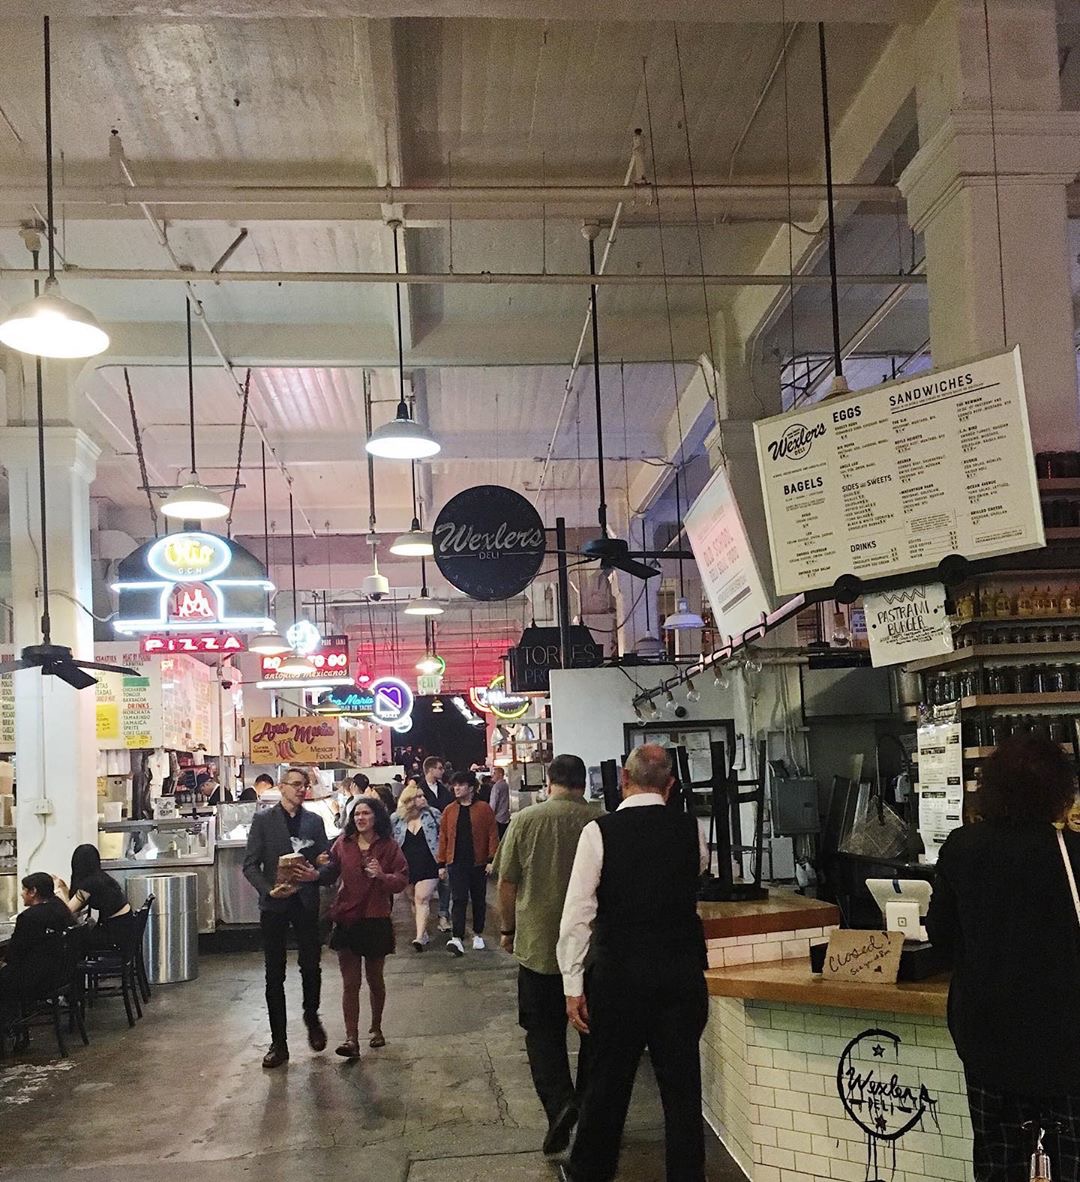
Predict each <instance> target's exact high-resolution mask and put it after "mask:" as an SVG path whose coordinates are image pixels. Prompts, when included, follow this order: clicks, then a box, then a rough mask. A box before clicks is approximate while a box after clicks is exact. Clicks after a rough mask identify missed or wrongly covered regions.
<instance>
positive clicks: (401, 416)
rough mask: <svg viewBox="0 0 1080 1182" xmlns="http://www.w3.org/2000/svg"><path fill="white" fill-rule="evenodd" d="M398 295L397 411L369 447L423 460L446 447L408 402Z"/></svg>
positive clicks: (372, 435)
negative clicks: (412, 411)
mask: <svg viewBox="0 0 1080 1182" xmlns="http://www.w3.org/2000/svg"><path fill="white" fill-rule="evenodd" d="M390 227H391V229H392V230H393V231H394V274H395V275H400V274H401V263H400V259H399V247H398V231H399V230H400V229H401V223H400V222H397V221H395V222H391V223H390ZM394 297H395V300H396V301H397V343H398V404H397V413H396V414H395V415H394V417H393V419H391V420H390V422H389V423H384V424H383V425H382V426H381V427H377V428H376V429H375V430H374V431H369V432H368V438H367V443H366V444H365V447H366V448H367V450H368V451H369V452H371V454H372V455H373V456H381V457H382V458H383V459H384V460H423V459H427V458H428V457H429V456H434V455H438V453H439V452H440V451H441V450H442V445H441V444H440V443H439V441H438V440H437V439H436V438H435V436H434V435H432V434H431V432H430V431H429V430H428V429H427V427H425V426H424V425H423V424H422V423H418V422H417V421H416V420H415V419H414V418H413V416H412V415H411V414H410V413H409V406H408V403H406V401H405V343H404V336H403V334H402V330H401V283H400V282H398V283H395V284H394ZM429 553H430V551H429Z"/></svg>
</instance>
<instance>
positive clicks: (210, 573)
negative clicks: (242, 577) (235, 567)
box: [146, 533, 232, 582]
mask: <svg viewBox="0 0 1080 1182" xmlns="http://www.w3.org/2000/svg"><path fill="white" fill-rule="evenodd" d="M230 562H232V551H231V550H230V549H229V544H228V542H227V541H226V539H225V538H219V537H216V536H215V535H214V534H203V533H185V534H170V535H167V536H166V537H164V538H159V539H158V540H157V541H156V542H155V543H154V545H153V546H152V547H151V548H150V553H149V554H147V556H146V564H147V566H149V567H150V569H151V570H152V571H153V572H154V574H156V575H160V576H161V577H162V578H163V579H172V580H174V581H176V582H181V581H187V580H198V579H213V578H216V577H217V576H218V575H220V574H223V573H224V572H225V570H227V569H228V566H229V563H230Z"/></svg>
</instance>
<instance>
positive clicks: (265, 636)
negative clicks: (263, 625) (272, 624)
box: [248, 629, 289, 657]
mask: <svg viewBox="0 0 1080 1182" xmlns="http://www.w3.org/2000/svg"><path fill="white" fill-rule="evenodd" d="M288 651H289V642H288V641H287V640H286V639H285V637H284V636H282V635H281V633H280V632H278V631H277V630H276V629H275V630H274V631H271V632H260V633H259V635H258V636H253V637H252V638H251V640H249V641H248V652H251V653H259V654H260V656H264V657H280V656H281V654H282V653H287V652H288Z"/></svg>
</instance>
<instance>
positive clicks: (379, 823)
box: [330, 796, 409, 1059]
mask: <svg viewBox="0 0 1080 1182" xmlns="http://www.w3.org/2000/svg"><path fill="white" fill-rule="evenodd" d="M330 865H331V867H333V868H334V869H335V870H336V871H337V875H338V878H339V883H338V891H337V896H336V897H335V899H334V902H333V905H332V906H331V908H330V918H331V919H332V920H333V921H334V930H333V934H332V935H331V937H330V947H331V948H333V949H334V950H335V951H336V952H337V954H338V963H339V964H340V966H341V981H342V988H341V1010H342V1014H343V1015H344V1018H345V1041H344V1042H343V1043H342V1044H341V1046H339V1047H338V1048H337V1053H338V1054H339V1055H341V1056H342V1057H343V1058H346V1059H359V1058H360V1037H359V1026H360V988H361V986H362V985H363V982H364V973H365V969H366V972H367V982H368V992H369V994H370V995H371V1030H370V1031H369V1033H370V1034H371V1041H370V1043H369V1045H370V1046H373V1047H382V1046H385V1045H386V1039H384V1038H383V1034H382V1014H383V1006H384V1005H385V1004H386V984H385V982H384V980H383V964H384V962H385V960H386V957H387V956H388V955H389V954H390V953H391V952H393V951H394V926H393V923H392V922H391V919H390V911H391V908H392V907H393V905H394V896H395V895H396V894H398V892H400V891H403V890H404V889H405V886H406V884H407V883H408V881H409V868H408V866H407V864H406V862H405V856H404V855H403V854H402V852H401V847H400V846H399V845H398V843H397V842H396V841H395V840H394V838H393V834H392V830H391V826H390V815H389V814H388V813H387V811H386V809H385V808H384V807H383V804H382V801H380V800H378V799H376V798H374V797H367V796H361V797H358V798H357V802H356V806H355V807H354V808H353V810H352V813H351V814H350V816H349V820H348V822H347V823H346V825H345V831H344V833H342V835H341V836H340V837H339V838H338V839H337V841H336V842H334V845H333V848H332V849H331V850H330Z"/></svg>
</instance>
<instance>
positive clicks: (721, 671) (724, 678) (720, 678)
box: [713, 665, 731, 690]
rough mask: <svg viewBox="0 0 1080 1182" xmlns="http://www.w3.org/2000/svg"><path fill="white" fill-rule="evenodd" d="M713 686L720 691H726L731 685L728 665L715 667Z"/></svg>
mask: <svg viewBox="0 0 1080 1182" xmlns="http://www.w3.org/2000/svg"><path fill="white" fill-rule="evenodd" d="M713 685H714V686H716V688H717V689H718V690H726V689H727V688H728V687H729V686H730V685H731V678H730V677H729V676H728V669H727V666H726V665H714V666H713Z"/></svg>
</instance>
